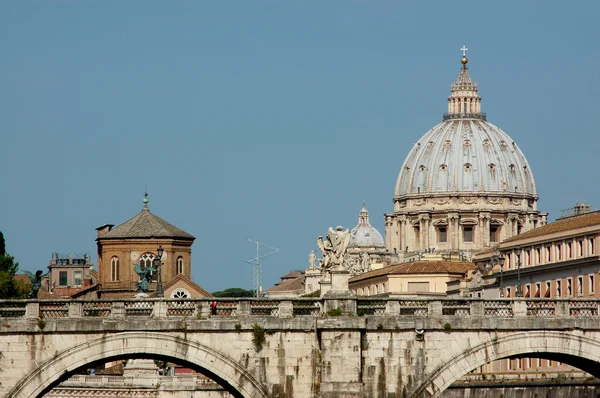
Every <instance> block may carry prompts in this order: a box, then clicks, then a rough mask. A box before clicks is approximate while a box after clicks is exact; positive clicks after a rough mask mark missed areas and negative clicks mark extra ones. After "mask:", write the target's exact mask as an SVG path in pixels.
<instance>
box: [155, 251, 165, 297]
mask: <svg viewBox="0 0 600 398" xmlns="http://www.w3.org/2000/svg"><path fill="white" fill-rule="evenodd" d="M164 251H165V250H164V249H163V247H162V245H161V246H158V249H156V252H157V257H156V259H155V260H154V265H155V268H156V270H157V271H158V280H157V281H156V297H165V292H163V286H162V275H161V268H162V256H163V252H164Z"/></svg>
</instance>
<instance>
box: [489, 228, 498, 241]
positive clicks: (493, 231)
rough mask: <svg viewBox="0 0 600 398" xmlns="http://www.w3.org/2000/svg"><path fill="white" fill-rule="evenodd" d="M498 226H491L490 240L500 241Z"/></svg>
mask: <svg viewBox="0 0 600 398" xmlns="http://www.w3.org/2000/svg"><path fill="white" fill-rule="evenodd" d="M498 235H499V234H498V227H495V226H493V225H492V226H490V242H498Z"/></svg>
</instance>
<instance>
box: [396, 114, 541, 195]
mask: <svg viewBox="0 0 600 398" xmlns="http://www.w3.org/2000/svg"><path fill="white" fill-rule="evenodd" d="M448 192H479V193H483V192H489V193H508V192H510V193H517V194H524V195H528V196H533V197H535V196H536V190H535V182H534V179H533V174H532V173H531V169H530V167H529V164H528V163H527V159H526V158H525V156H524V155H523V152H521V150H520V149H519V147H518V146H517V144H515V142H514V141H513V140H512V139H511V138H510V137H509V136H508V134H506V133H505V132H504V131H502V130H501V129H499V128H498V127H496V126H494V125H493V124H491V123H489V122H487V121H485V120H484V119H477V118H472V119H466V118H463V119H447V120H445V121H443V122H442V123H440V124H438V125H437V126H435V127H434V128H432V129H431V130H429V131H428V132H427V133H426V134H425V135H424V136H423V137H422V138H421V139H420V140H419V141H418V142H417V143H416V144H415V145H414V147H413V148H412V150H411V151H410V153H409V154H408V156H407V157H406V160H405V161H404V164H403V166H402V169H401V170H400V174H399V176H398V182H397V183H396V190H395V196H396V197H402V196H404V195H409V194H423V193H448Z"/></svg>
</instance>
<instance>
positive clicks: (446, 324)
mask: <svg viewBox="0 0 600 398" xmlns="http://www.w3.org/2000/svg"><path fill="white" fill-rule="evenodd" d="M444 329H445V330H450V329H452V325H450V324H449V323H445V324H444Z"/></svg>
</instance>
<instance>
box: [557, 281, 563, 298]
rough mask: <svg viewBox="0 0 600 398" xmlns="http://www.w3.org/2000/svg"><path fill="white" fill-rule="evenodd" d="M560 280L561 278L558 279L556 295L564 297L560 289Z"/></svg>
mask: <svg viewBox="0 0 600 398" xmlns="http://www.w3.org/2000/svg"><path fill="white" fill-rule="evenodd" d="M560 282H561V281H560V280H557V281H556V297H562V296H561V291H560V288H561V286H560V285H561V283H560Z"/></svg>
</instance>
